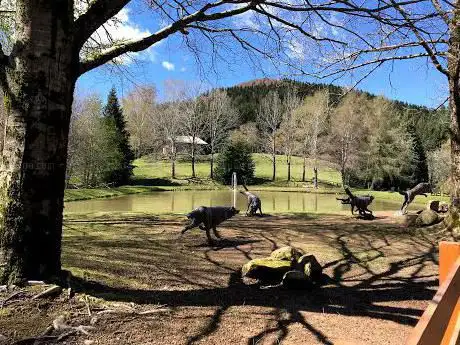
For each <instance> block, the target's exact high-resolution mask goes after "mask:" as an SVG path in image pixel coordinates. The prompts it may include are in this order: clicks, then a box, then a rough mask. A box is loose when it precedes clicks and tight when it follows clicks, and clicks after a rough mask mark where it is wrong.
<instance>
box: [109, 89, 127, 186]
mask: <svg viewBox="0 0 460 345" xmlns="http://www.w3.org/2000/svg"><path fill="white" fill-rule="evenodd" d="M104 120H105V123H106V126H107V127H108V128H107V129H108V131H109V132H110V133H112V136H113V141H112V144H113V146H114V148H116V151H117V153H118V154H116V155H114V158H113V159H114V160H117V162H116V164H115V168H114V169H113V170H112V171H111V172H110V173H108V174H107V176H106V182H111V183H114V184H115V185H122V184H126V183H128V182H129V179H130V177H131V175H132V170H133V166H132V162H133V160H134V153H133V151H132V150H131V147H130V146H129V133H128V131H127V130H126V121H125V119H124V116H123V112H122V109H121V107H120V104H119V102H118V98H117V94H116V91H115V88H112V89H111V90H110V92H109V96H108V98H107V105H106V106H105V108H104Z"/></svg>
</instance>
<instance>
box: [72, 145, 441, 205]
mask: <svg viewBox="0 0 460 345" xmlns="http://www.w3.org/2000/svg"><path fill="white" fill-rule="evenodd" d="M253 157H254V161H255V164H256V178H257V179H258V181H259V182H260V183H259V184H257V185H252V186H251V187H250V189H251V190H253V191H273V192H314V193H320V194H322V193H332V194H336V193H337V194H343V190H342V188H341V186H340V182H341V178H340V173H339V172H338V171H337V170H335V169H334V168H333V167H332V166H331V163H329V162H326V161H319V163H318V177H319V188H318V189H313V185H312V183H311V179H312V177H313V162H312V161H310V160H308V161H307V170H306V172H307V174H306V178H307V181H308V182H301V177H302V159H301V158H300V157H294V158H293V160H292V163H291V176H292V179H293V181H291V182H287V181H286V179H287V165H286V161H285V159H284V156H278V157H277V178H276V181H274V182H273V181H271V180H270V179H271V175H272V162H271V159H270V157H269V156H268V155H265V154H254V155H253ZM206 159H207V157H206V156H204V157H202V160H200V161H199V162H197V163H196V167H195V171H196V175H197V177H196V178H195V179H191V178H190V175H191V164H190V162H185V161H179V162H177V163H176V174H177V178H176V179H174V180H173V179H171V178H170V174H171V171H170V169H171V165H170V162H169V161H166V160H155V159H153V158H151V157H143V158H140V159H137V160H136V161H134V165H135V168H134V185H131V186H122V187H115V188H95V189H68V190H66V191H65V198H64V200H65V201H76V200H88V199H95V198H106V197H116V196H122V195H127V194H136V193H146V192H153V191H168V190H169V191H170V190H215V189H226V188H227V187H226V186H222V185H221V184H219V183H217V182H215V181H213V180H211V179H210V178H209V172H210V165H209V162H208V161H207V160H206ZM353 190H354V192H355V193H356V194H357V195H363V194H371V195H374V196H375V197H376V199H378V200H387V201H396V202H401V200H402V196H401V195H400V194H399V193H397V192H379V191H369V190H359V189H353ZM430 199H436V200H442V201H446V202H448V201H449V197H447V196H444V197H440V196H430V195H429V196H428V198H425V197H423V196H418V197H416V198H415V200H414V201H413V203H414V204H418V205H423V204H426V202H427V201H428V200H430Z"/></svg>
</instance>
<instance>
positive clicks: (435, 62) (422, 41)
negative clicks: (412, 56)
mask: <svg viewBox="0 0 460 345" xmlns="http://www.w3.org/2000/svg"><path fill="white" fill-rule="evenodd" d="M391 3H392V4H393V5H394V7H395V8H396V9H397V10H398V12H399V13H400V14H401V16H402V17H403V18H404V19H405V21H406V22H407V24H408V25H409V27H410V28H411V30H412V32H413V33H414V35H415V37H417V39H418V40H419V43H420V45H421V46H422V47H423V48H424V49H425V51H426V52H427V53H428V56H429V57H430V59H431V62H432V63H433V65H434V67H436V69H437V70H438V71H439V72H441V73H442V74H444V75H446V76H448V75H449V72H448V71H447V70H446V69H445V68H444V67H443V66H442V65H441V63H440V62H439V60H438V59H437V57H436V54H435V52H434V51H433V49H431V47H430V46H429V44H428V43H427V41H426V40H425V39H424V38H423V37H422V35H421V34H420V32H419V30H418V28H417V27H416V26H415V25H414V23H413V21H412V19H411V18H409V15H408V14H407V13H406V11H404V9H403V8H402V7H401V6H400V5H398V4H397V3H396V2H395V1H394V0H391Z"/></svg>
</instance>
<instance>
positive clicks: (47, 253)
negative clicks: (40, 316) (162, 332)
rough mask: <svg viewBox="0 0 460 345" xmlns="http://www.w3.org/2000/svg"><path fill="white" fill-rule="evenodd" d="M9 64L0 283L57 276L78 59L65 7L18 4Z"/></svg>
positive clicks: (0, 184) (0, 186)
mask: <svg viewBox="0 0 460 345" xmlns="http://www.w3.org/2000/svg"><path fill="white" fill-rule="evenodd" d="M17 9H18V11H17V18H16V20H17V30H16V35H17V42H20V47H19V46H18V44H19V43H17V45H16V48H17V50H16V51H15V64H14V67H13V66H6V67H5V68H4V71H3V72H4V74H3V75H4V78H3V80H2V85H1V86H2V90H3V93H4V96H5V97H4V99H5V103H6V106H7V107H8V121H7V130H6V136H5V145H4V148H3V152H2V161H1V165H0V190H1V194H2V195H1V197H2V199H1V209H0V216H1V218H0V219H1V223H0V225H1V232H0V245H1V248H2V251H3V256H4V259H5V262H6V266H5V268H4V271H3V274H2V277H1V281H2V282H3V283H12V282H18V281H22V280H24V279H37V280H46V279H50V278H52V277H55V276H58V275H59V274H60V271H61V237H62V211H63V199H64V187H65V169H66V159H67V143H68V133H69V122H70V114H71V106H72V98H73V91H74V86H75V81H76V74H73V73H72V71H75V70H76V68H77V66H78V53H76V52H74V51H73V48H72V47H73V45H72V42H71V41H72V32H71V28H72V26H71V23H72V21H73V2H72V1H48V2H43V1H18V2H17Z"/></svg>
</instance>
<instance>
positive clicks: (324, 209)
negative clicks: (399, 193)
mask: <svg viewBox="0 0 460 345" xmlns="http://www.w3.org/2000/svg"><path fill="white" fill-rule="evenodd" d="M256 193H257V194H258V195H259V196H260V198H261V200H262V211H263V212H265V213H287V212H318V213H344V212H350V205H342V204H341V203H340V201H337V200H336V199H335V197H336V195H335V194H313V193H302V192H256ZM246 200H247V199H246V197H245V196H244V195H242V194H237V208H238V209H240V210H241V211H242V212H244V211H245V210H246V207H247V201H246ZM402 201H403V198H402V197H401V202H400V203H399V202H394V201H387V200H385V201H379V200H378V199H377V200H374V201H373V203H372V204H371V206H370V207H369V208H370V209H371V210H373V211H397V210H399V208H400V207H401V204H402ZM231 205H232V192H231V191H229V190H213V191H172V192H153V193H148V194H132V195H126V196H122V197H117V198H111V199H92V200H83V201H73V202H67V203H66V204H65V212H66V213H93V212H145V213H188V212H190V211H191V210H193V209H194V208H196V207H198V206H231ZM411 206H412V207H415V209H419V208H420V205H419V206H418V207H417V206H414V205H411Z"/></svg>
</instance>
